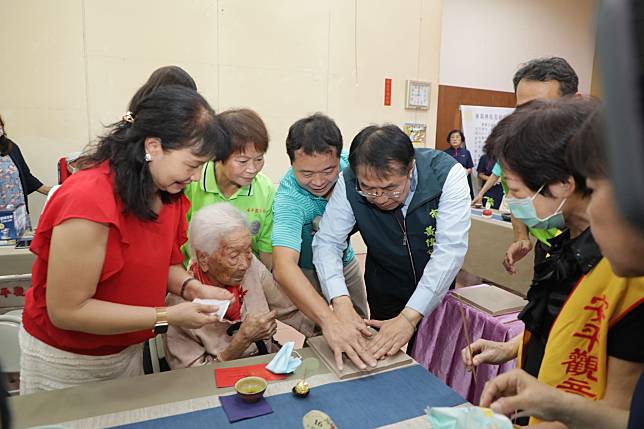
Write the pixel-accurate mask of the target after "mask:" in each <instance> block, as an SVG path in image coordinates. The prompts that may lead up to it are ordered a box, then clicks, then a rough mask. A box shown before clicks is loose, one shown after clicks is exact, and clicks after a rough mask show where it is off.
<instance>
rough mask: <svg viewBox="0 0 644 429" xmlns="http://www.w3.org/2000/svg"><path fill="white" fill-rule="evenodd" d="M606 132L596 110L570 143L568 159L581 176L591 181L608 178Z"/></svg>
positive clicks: (567, 153)
mask: <svg viewBox="0 0 644 429" xmlns="http://www.w3.org/2000/svg"><path fill="white" fill-rule="evenodd" d="M604 130H605V129H604V119H603V117H602V115H601V113H600V110H599V109H596V110H595V111H594V112H593V113H592V114H591V115H590V117H588V119H586V121H585V122H584V123H583V124H582V126H581V129H580V130H579V132H578V133H577V134H575V136H574V137H573V138H572V140H571V141H570V144H569V145H568V150H567V151H566V159H567V160H568V164H569V165H570V167H571V168H572V169H573V171H575V172H577V174H578V175H579V176H582V177H587V178H591V179H605V178H607V177H608V168H607V165H608V162H607V160H606V149H605V147H606V144H605V142H606V139H605V138H604Z"/></svg>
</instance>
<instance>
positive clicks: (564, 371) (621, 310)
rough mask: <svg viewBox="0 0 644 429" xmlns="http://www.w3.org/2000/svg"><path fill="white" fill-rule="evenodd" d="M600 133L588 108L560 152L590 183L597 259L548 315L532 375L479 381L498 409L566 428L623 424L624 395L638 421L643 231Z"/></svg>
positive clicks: (485, 398)
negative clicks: (634, 221) (624, 203)
mask: <svg viewBox="0 0 644 429" xmlns="http://www.w3.org/2000/svg"><path fill="white" fill-rule="evenodd" d="M603 135H604V132H603V130H602V121H601V119H600V117H599V114H598V112H595V113H594V114H593V115H592V116H591V117H590V118H589V119H588V120H587V121H586V123H585V124H584V126H583V127H582V129H581V131H580V132H579V133H578V134H577V135H576V136H575V137H574V138H573V140H572V141H571V143H570V145H569V147H568V150H567V160H568V163H569V165H570V166H571V168H573V169H574V171H575V172H576V175H579V176H584V177H586V183H587V185H588V187H589V188H590V189H591V190H592V196H591V198H590V202H589V204H588V216H589V219H590V222H591V227H592V230H593V235H594V236H595V239H596V240H597V244H598V245H599V246H600V248H601V250H602V253H603V255H604V259H602V260H601V261H600V262H599V263H598V264H597V266H596V267H595V268H594V269H593V270H592V271H591V272H590V273H589V274H588V275H587V276H586V277H584V279H583V280H582V281H581V282H580V283H579V285H578V286H577V287H576V288H575V289H574V290H573V292H572V293H571V294H570V296H569V297H568V299H567V300H566V304H565V305H564V307H563V308H562V309H561V312H560V314H559V316H558V317H557V320H556V321H555V322H554V324H553V326H552V330H551V333H550V336H549V338H548V344H547V346H546V350H545V354H544V359H543V362H542V365H541V370H540V371H539V377H538V380H539V382H537V381H536V380H535V379H534V378H533V377H531V376H529V375H527V374H525V372H523V371H519V370H515V371H512V372H510V373H507V374H503V375H501V376H500V377H498V378H497V379H495V380H493V381H491V382H490V383H488V384H487V385H486V388H485V391H484V392H483V395H482V397H481V406H486V407H487V406H492V408H493V409H494V410H495V411H497V412H501V413H505V414H509V413H513V412H515V410H522V413H523V414H525V415H532V416H537V417H539V418H541V419H544V420H547V421H560V422H564V423H565V424H566V425H567V427H569V428H573V427H574V428H584V429H588V428H591V427H593V428H602V429H606V428H625V427H626V420H627V419H628V413H627V412H626V410H628V408H629V403H630V409H631V421H630V426H628V427H629V428H631V427H632V428H636V427H637V428H642V427H644V426H643V425H642V424H641V423H642V392H643V391H644V389H642V388H643V387H644V382H642V379H641V376H639V374H640V373H641V371H642V368H644V346H643V342H644V337H643V336H642V335H641V332H642V328H643V327H644V277H642V275H644V264H643V263H642V256H641V255H642V252H644V234H642V232H641V231H638V230H637V229H636V228H634V227H633V226H632V225H629V224H627V223H626V221H625V220H624V219H623V218H622V216H620V214H619V213H618V211H617V207H616V202H615V192H616V190H615V189H614V188H613V186H612V185H611V182H610V180H609V178H608V176H607V173H608V171H607V164H606V159H605V155H604V153H603V152H604V150H603V149H604V147H605V146H606V145H607V144H608V143H609V142H606V141H604V137H603ZM638 376H639V377H640V381H639V382H637V380H638ZM636 382H637V388H635V385H636ZM553 387H556V389H553ZM634 392H635V393H634ZM568 393H575V395H570V394H568ZM631 395H632V400H631ZM506 396H507V397H508V398H503V397H506ZM588 399H593V400H595V401H597V400H601V401H600V402H601V404H598V403H597V402H595V401H592V402H591V401H589V400H588ZM606 405H608V406H606ZM637 422H640V424H639V425H638V423H637ZM548 427H554V426H548Z"/></svg>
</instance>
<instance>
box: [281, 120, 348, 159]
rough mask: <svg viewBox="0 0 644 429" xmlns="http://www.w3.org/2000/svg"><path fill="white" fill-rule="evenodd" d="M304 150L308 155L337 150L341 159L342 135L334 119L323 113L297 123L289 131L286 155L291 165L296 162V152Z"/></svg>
mask: <svg viewBox="0 0 644 429" xmlns="http://www.w3.org/2000/svg"><path fill="white" fill-rule="evenodd" d="M299 149H302V151H303V152H304V153H305V154H307V155H314V154H316V153H328V152H331V151H333V150H334V149H335V155H336V156H337V157H338V158H340V153H341V152H342V133H341V132H340V128H338V126H337V125H336V124H335V122H334V121H333V119H331V118H329V117H328V116H326V115H323V114H322V113H315V114H313V115H311V116H308V117H306V118H303V119H300V120H299V121H297V122H295V123H294V124H293V125H291V127H290V128H289V129H288V135H287V136H286V153H287V154H288V157H289V159H290V160H291V164H293V161H295V151H297V150H299Z"/></svg>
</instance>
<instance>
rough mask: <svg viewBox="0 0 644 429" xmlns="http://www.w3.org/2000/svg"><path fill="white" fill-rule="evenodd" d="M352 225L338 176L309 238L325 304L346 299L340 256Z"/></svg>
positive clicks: (341, 175) (345, 246)
mask: <svg viewBox="0 0 644 429" xmlns="http://www.w3.org/2000/svg"><path fill="white" fill-rule="evenodd" d="M466 185H467V184H466ZM468 192H469V190H468ZM468 195H469V194H468ZM355 224H356V218H355V216H354V215H353V209H352V208H351V204H350V203H349V200H348V199H347V193H346V188H345V184H344V175H343V174H342V173H340V177H339V178H338V181H337V182H336V184H335V188H334V189H333V193H332V194H331V198H330V199H329V202H328V204H327V205H326V209H325V210H324V215H323V216H322V220H321V221H320V228H319V230H318V232H317V233H316V234H315V237H313V265H315V270H316V272H317V275H318V278H319V279H320V286H321V289H322V293H323V294H324V296H325V297H326V299H327V300H328V301H329V302H331V300H332V299H333V298H335V297H337V296H341V295H349V290H348V289H347V284H346V282H345V281H344V267H343V265H342V252H344V250H345V249H346V248H347V242H348V238H349V234H350V233H351V231H352V230H353V227H354V225H355Z"/></svg>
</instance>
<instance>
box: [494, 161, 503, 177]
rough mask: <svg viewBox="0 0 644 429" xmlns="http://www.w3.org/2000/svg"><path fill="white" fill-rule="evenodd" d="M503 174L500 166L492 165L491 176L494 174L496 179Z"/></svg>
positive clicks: (497, 164) (496, 163)
mask: <svg viewBox="0 0 644 429" xmlns="http://www.w3.org/2000/svg"><path fill="white" fill-rule="evenodd" d="M502 173H503V170H502V169H501V164H499V163H498V162H495V163H494V167H492V174H494V175H495V176H496V177H501V174H502Z"/></svg>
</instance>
